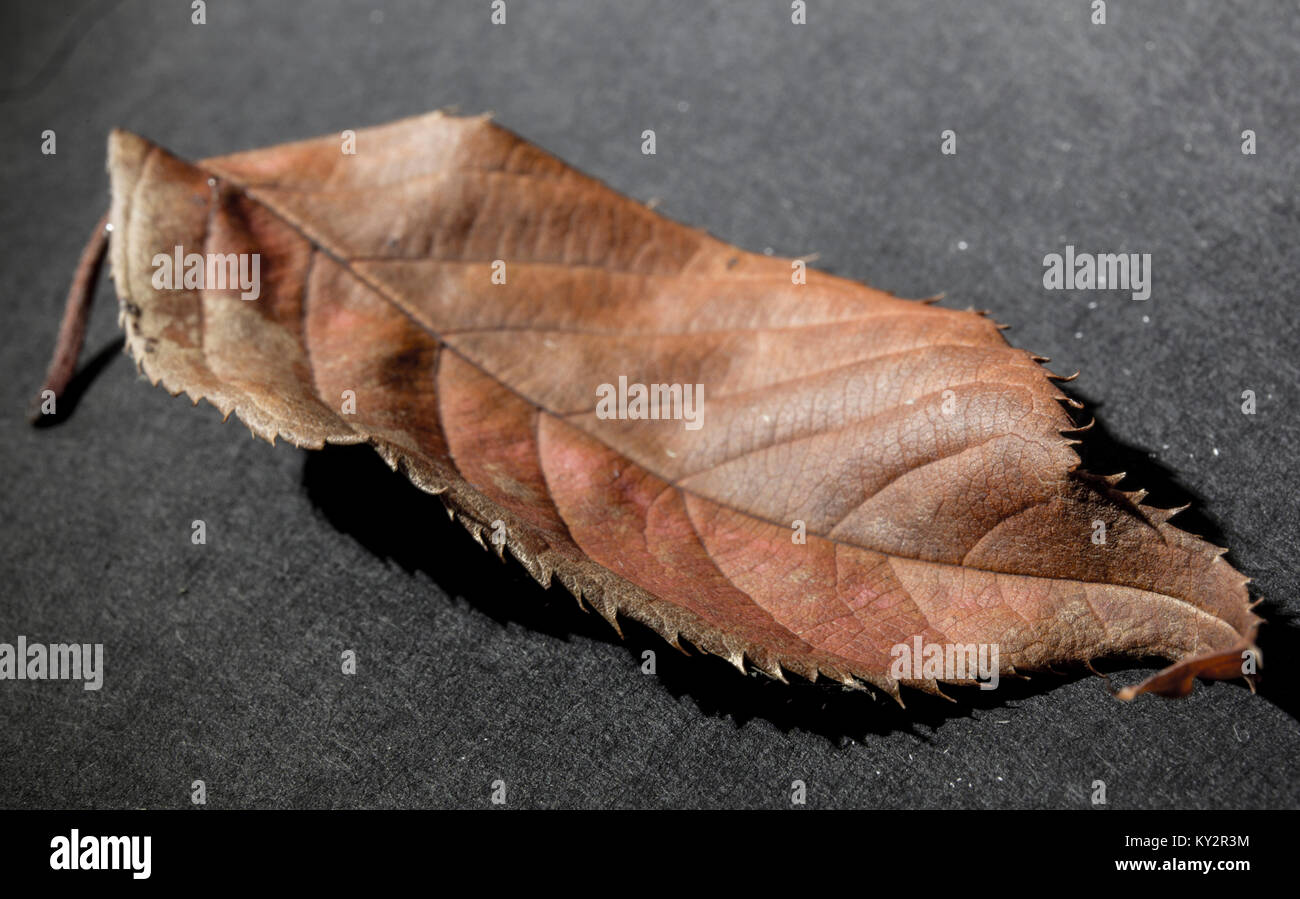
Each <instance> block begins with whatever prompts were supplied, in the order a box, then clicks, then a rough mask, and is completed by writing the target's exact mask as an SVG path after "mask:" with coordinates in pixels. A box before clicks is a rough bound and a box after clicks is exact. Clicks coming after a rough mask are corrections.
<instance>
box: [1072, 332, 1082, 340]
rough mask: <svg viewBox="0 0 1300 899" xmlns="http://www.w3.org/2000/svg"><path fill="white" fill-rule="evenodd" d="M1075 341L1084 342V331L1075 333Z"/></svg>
mask: <svg viewBox="0 0 1300 899" xmlns="http://www.w3.org/2000/svg"><path fill="white" fill-rule="evenodd" d="M1074 339H1075V340H1083V332H1082V331H1075V332H1074Z"/></svg>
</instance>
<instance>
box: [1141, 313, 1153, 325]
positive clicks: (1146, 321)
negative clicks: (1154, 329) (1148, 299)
mask: <svg viewBox="0 0 1300 899" xmlns="http://www.w3.org/2000/svg"><path fill="white" fill-rule="evenodd" d="M1142 324H1144V325H1149V324H1151V316H1149V315H1144V316H1142Z"/></svg>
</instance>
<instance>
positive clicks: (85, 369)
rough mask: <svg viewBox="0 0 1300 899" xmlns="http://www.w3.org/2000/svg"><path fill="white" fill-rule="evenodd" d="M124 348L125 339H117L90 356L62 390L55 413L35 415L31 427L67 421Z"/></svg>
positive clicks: (48, 425)
mask: <svg viewBox="0 0 1300 899" xmlns="http://www.w3.org/2000/svg"><path fill="white" fill-rule="evenodd" d="M125 346H126V338H125V337H120V336H119V337H117V338H116V339H114V340H112V341H110V342H109V343H108V344H106V345H105V346H104V347H103V348H102V349H100V350H99V351H98V352H97V353H95V355H93V356H91V357H90V359H88V360H87V361H86V363H85V364H84V365H82V366H81V367H80V368H78V369H77V373H76V374H74V375H73V376H72V380H70V381H68V386H67V387H65V388H64V389H63V395H62V396H60V397H59V399H58V403H57V404H56V405H55V411H54V413H53V414H51V415H37V416H35V417H34V418H33V419H32V425H33V426H35V427H38V428H50V427H54V426H55V425H59V424H62V423H63V422H65V421H67V419H68V417H69V416H70V415H72V413H73V411H74V410H75V409H76V408H77V404H78V403H79V402H81V398H82V396H84V395H85V393H86V391H87V390H88V389H89V388H90V385H91V383H92V382H93V381H94V380H95V379H96V378H97V377H99V373H100V372H102V371H103V370H104V369H105V368H106V367H107V366H108V363H110V362H112V361H113V360H114V359H116V358H117V356H118V355H119V354H120V353H121V352H122V349H123V347H125ZM38 399H39V397H38Z"/></svg>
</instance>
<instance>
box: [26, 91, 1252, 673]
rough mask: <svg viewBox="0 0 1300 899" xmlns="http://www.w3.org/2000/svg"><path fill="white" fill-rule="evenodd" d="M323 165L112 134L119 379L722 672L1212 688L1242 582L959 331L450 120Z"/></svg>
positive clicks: (963, 315)
mask: <svg viewBox="0 0 1300 899" xmlns="http://www.w3.org/2000/svg"><path fill="white" fill-rule="evenodd" d="M355 147H356V153H355V155H350V154H348V153H345V152H342V149H343V147H341V141H340V140H339V139H338V138H337V137H323V138H320V139H317V140H310V141H304V142H300V143H293V144H285V145H281V146H277V147H272V148H269V149H265V150H257V151H252V152H247V153H238V154H235V155H231V156H223V157H218V158H214V159H208V160H204V161H202V162H199V163H196V164H191V163H188V162H184V161H182V160H180V159H177V158H176V157H174V156H172V155H170V154H168V153H167V152H166V151H164V150H162V149H161V148H159V147H157V146H156V145H154V144H151V143H149V142H148V141H145V140H143V139H142V138H139V137H137V136H135V135H132V134H129V133H125V132H122V131H117V132H114V134H113V135H112V137H111V140H110V146H109V169H110V173H111V176H112V208H111V211H110V216H109V218H110V221H111V222H112V225H113V226H114V230H113V234H112V249H111V258H112V267H113V272H114V278H115V280H116V283H117V289H118V293H119V296H120V300H121V320H122V323H123V325H124V327H125V329H126V334H127V348H128V350H129V352H130V353H131V355H132V356H133V357H134V358H135V359H136V360H137V362H138V364H139V366H140V368H141V369H142V370H143V372H144V373H145V374H146V375H148V377H149V378H150V380H152V381H153V382H154V383H156V384H162V385H163V386H164V387H165V388H166V389H167V390H168V391H169V392H171V393H172V394H173V395H175V394H178V393H181V392H186V393H188V394H189V395H190V396H191V397H193V398H194V401H195V402H196V403H197V401H198V400H199V399H200V398H202V399H206V400H208V401H209V402H210V403H212V404H213V405H215V406H216V407H217V408H219V409H220V410H221V411H222V412H223V413H225V414H227V415H229V414H230V413H231V412H234V413H235V414H237V415H238V416H239V418H240V419H242V420H243V421H244V422H245V423H246V424H247V425H248V426H249V427H250V428H251V429H252V430H253V432H254V433H256V434H258V435H260V436H262V437H265V438H267V439H269V440H272V441H274V439H275V437H276V436H279V437H282V438H284V439H286V440H289V441H291V442H292V443H294V444H295V445H297V446H301V447H311V448H318V447H321V446H323V445H324V444H326V443H362V442H366V443H370V444H371V445H373V446H374V447H375V449H376V450H377V451H378V452H379V453H380V454H381V455H382V456H383V457H384V458H385V459H386V460H387V461H388V463H389V464H390V465H392V466H393V467H394V468H395V469H398V470H401V471H403V472H404V473H406V474H407V475H408V476H409V477H410V478H411V480H412V481H414V482H415V483H416V484H418V485H419V486H420V487H422V488H423V489H425V490H427V491H429V492H432V493H437V494H441V495H442V497H443V498H444V500H445V501H446V503H447V505H448V508H449V509H450V510H452V511H453V512H454V513H455V514H456V515H457V516H458V517H460V518H461V520H462V521H463V522H464V523H465V525H466V526H467V527H468V528H469V529H470V531H471V532H472V533H474V535H475V536H476V537H479V538H480V540H482V538H483V537H487V538H489V540H493V541H494V542H496V544H497V549H498V551H500V550H501V548H502V546H504V547H508V548H509V550H510V552H511V553H512V554H513V555H514V556H516V557H517V558H518V559H519V560H520V561H521V562H522V563H523V564H524V565H525V566H526V567H527V568H528V570H529V571H530V572H531V573H532V574H533V575H534V576H535V577H536V578H537V579H538V580H539V581H541V582H542V583H543V584H548V583H549V582H550V580H551V578H552V577H555V578H557V579H559V580H560V581H561V582H562V583H563V584H564V585H565V586H566V587H568V588H569V589H570V590H571V591H573V593H574V594H576V595H578V596H579V597H580V601H581V600H585V601H586V602H587V603H589V604H590V605H591V606H592V607H593V608H594V609H595V610H596V611H598V612H599V613H600V614H601V615H603V616H604V617H605V618H606V619H608V620H609V621H610V622H611V623H612V624H614V625H615V626H616V627H617V620H616V616H618V615H628V616H631V617H632V618H635V619H638V620H640V621H642V622H644V623H646V624H648V625H649V626H650V627H653V628H654V629H655V630H657V631H658V632H659V633H660V634H662V635H663V636H664V637H665V638H666V639H668V640H669V641H670V642H672V643H673V644H674V645H676V644H677V643H678V641H679V639H681V638H685V639H687V640H689V641H690V642H691V643H692V644H694V645H696V646H697V647H700V648H702V649H704V650H707V651H708V652H712V653H716V654H718V655H720V656H722V657H724V658H727V659H729V660H730V661H732V662H733V663H734V664H735V665H736V666H737V667H740V668H742V670H743V669H744V666H745V662H746V660H747V661H748V662H749V663H752V665H754V666H756V667H757V668H759V669H761V670H762V671H765V672H767V673H768V674H770V675H772V676H774V677H782V676H783V672H785V671H793V672H795V673H797V674H800V675H802V676H804V677H806V678H811V679H815V678H816V677H817V676H819V675H821V676H825V677H830V678H832V679H834V680H836V681H840V682H842V683H845V684H847V685H851V686H862V685H864V684H870V685H874V686H875V687H878V688H880V689H881V690H883V691H885V692H887V693H889V694H891V695H893V696H894V697H895V698H897V697H898V696H899V686H900V684H901V685H906V686H910V687H916V688H919V689H922V690H926V691H929V692H936V693H937V692H939V686H938V684H939V682H963V681H965V680H967V679H968V678H967V677H966V676H957V675H955V674H954V672H953V671H952V670H950V669H949V668H943V669H938V668H933V669H932V668H924V667H922V666H921V665H920V660H919V659H918V660H917V662H916V664H915V665H913V666H911V667H907V666H904V667H902V668H900V667H898V664H899V659H900V658H902V655H901V651H900V650H899V649H898V647H900V646H907V647H908V648H909V650H911V649H913V648H915V649H920V650H922V654H924V652H925V651H927V649H928V647H931V646H939V647H950V646H953V645H975V646H979V645H987V646H993V647H996V648H997V650H998V659H999V661H998V667H999V668H1000V673H1001V674H1002V675H1006V674H1011V673H1013V672H1020V671H1033V670H1045V669H1049V668H1050V667H1051V666H1053V665H1057V664H1060V663H1069V662H1084V663H1086V662H1087V661H1088V660H1091V659H1093V658H1096V657H1100V656H1113V655H1123V656H1130V657H1141V656H1148V655H1156V656H1161V657H1164V658H1167V659H1169V660H1172V661H1174V662H1175V664H1174V665H1172V666H1171V667H1170V668H1167V669H1166V670H1165V671H1163V672H1161V673H1160V674H1158V675H1156V676H1155V677H1153V678H1151V679H1149V680H1148V681H1146V682H1145V683H1144V684H1142V685H1140V686H1138V687H1136V688H1134V687H1130V688H1127V689H1126V690H1125V691H1121V695H1122V696H1124V697H1125V698H1131V697H1132V696H1134V695H1137V694H1138V693H1141V692H1146V691H1151V692H1158V693H1163V694H1166V695H1183V694H1185V693H1186V692H1188V691H1189V690H1190V689H1191V686H1192V682H1193V679H1194V678H1195V677H1197V676H1201V677H1206V678H1232V677H1239V676H1241V675H1242V672H1243V667H1242V665H1243V661H1242V660H1243V653H1246V652H1252V653H1253V652H1254V651H1255V650H1254V639H1255V633H1256V630H1257V627H1258V624H1259V622H1260V619H1258V618H1257V617H1256V616H1255V615H1254V614H1252V612H1251V610H1250V603H1249V599H1248V594H1247V589H1246V583H1247V579H1246V578H1245V577H1243V576H1242V575H1241V574H1239V573H1238V572H1237V571H1235V570H1234V569H1233V568H1232V567H1231V566H1230V565H1229V564H1228V563H1227V562H1225V561H1224V560H1223V559H1222V558H1221V555H1222V553H1223V550H1221V549H1218V548H1216V547H1214V546H1211V545H1209V544H1207V543H1205V542H1204V541H1202V540H1200V539H1198V538H1196V537H1193V536H1191V535H1189V534H1186V533H1184V532H1182V531H1180V530H1178V529H1176V528H1174V527H1173V526H1171V525H1170V524H1169V523H1168V519H1169V518H1170V517H1171V516H1172V515H1173V514H1174V512H1173V510H1162V509H1155V508H1151V507H1148V506H1146V505H1143V504H1142V497H1143V495H1144V494H1142V493H1141V492H1137V493H1124V492H1121V491H1120V490H1118V489H1117V487H1116V486H1115V485H1116V484H1117V483H1118V480H1119V478H1118V476H1112V477H1110V478H1100V477H1094V476H1092V475H1088V474H1085V473H1084V472H1082V471H1080V470H1079V469H1078V464H1079V460H1078V457H1077V456H1076V454H1075V452H1074V450H1073V449H1072V448H1071V447H1072V444H1075V443H1077V442H1078V441H1076V440H1074V439H1072V438H1071V437H1070V436H1069V435H1070V434H1071V433H1072V432H1077V431H1078V430H1082V429H1079V428H1077V427H1076V426H1075V423H1074V421H1073V420H1072V419H1071V417H1070V415H1069V414H1068V412H1067V411H1066V410H1065V408H1064V407H1063V405H1062V403H1063V402H1071V401H1069V400H1068V399H1067V398H1066V397H1065V395H1064V394H1062V393H1061V391H1060V390H1058V389H1057V387H1056V386H1055V384H1053V383H1052V379H1053V378H1055V377H1056V376H1054V375H1051V374H1050V373H1048V372H1046V371H1045V370H1044V369H1043V368H1041V366H1040V364H1039V363H1040V361H1045V360H1041V359H1039V358H1038V357H1034V356H1031V355H1029V354H1028V353H1026V352H1024V351H1023V350H1018V349H1014V348H1012V347H1010V346H1008V345H1007V343H1006V342H1005V340H1004V339H1003V337H1002V335H1001V332H1000V330H999V326H998V325H996V324H995V323H994V322H992V321H990V320H989V319H987V318H985V317H983V316H982V315H981V314H979V313H976V312H973V311H966V312H961V311H954V310H949V309H945V308H940V307H938V306H933V305H928V304H925V303H918V302H914V301H908V300H901V299H897V298H895V297H893V296H890V295H887V294H884V293H881V292H880V291H877V290H873V289H872V288H869V287H866V286H864V285H862V284H858V283H854V282H850V281H847V280H843V279H840V278H835V277H831V276H829V275H826V274H823V273H820V272H816V271H812V270H808V271H806V274H804V273H803V272H802V263H801V262H799V261H792V260H787V259H777V258H771V257H765V256H760V255H755V254H751V253H747V252H744V251H741V250H738V249H736V248H734V247H732V246H729V245H727V244H725V243H723V242H721V241H719V240H716V239H715V238H713V237H711V236H709V235H708V234H706V233H704V232H702V231H699V230H694V229H690V228H687V227H684V226H682V225H679V224H676V223H674V222H671V221H668V220H666V219H664V218H662V217H660V216H659V215H657V214H655V213H653V212H651V211H650V210H649V209H647V208H645V207H643V206H641V205H638V204H637V203H635V202H633V201H631V200H629V199H627V198H625V197H622V196H620V195H618V194H616V193H614V192H613V191H611V190H610V189H608V188H606V187H605V186H603V185H602V184H600V183H598V182H597V181H595V180H593V179H591V178H588V177H586V176H584V175H582V174H580V173H578V172H576V171H575V170H573V169H571V168H569V167H568V166H566V165H564V164H563V163H562V162H560V161H559V160H557V159H555V158H554V157H552V156H550V155H548V154H547V153H545V152H543V151H541V150H539V149H537V148H536V147H534V146H532V145H530V144H528V143H527V142H525V141H523V140H522V139H520V138H518V137H516V136H514V135H512V134H510V133H509V132H507V131H505V130H504V129H502V128H499V127H497V126H496V125H494V124H493V123H491V122H489V121H488V120H487V119H486V118H456V117H450V116H446V115H442V114H439V113H434V114H431V115H427V116H423V117H418V118H414V119H409V120H405V121H400V122H397V123H394V124H390V125H386V126H383V127H378V128H373V129H369V130H364V131H360V132H357V133H356V136H355ZM177 248H180V249H179V250H178V249H177ZM177 253H181V254H182V255H183V254H188V253H199V254H205V260H206V259H207V258H211V257H209V256H207V255H206V254H244V258H251V254H259V257H258V258H259V259H260V273H261V285H260V287H261V290H260V295H259V296H258V298H257V299H256V300H252V301H248V300H244V299H241V297H240V293H241V291H240V289H239V288H235V289H221V288H220V286H219V285H218V284H217V283H216V280H215V271H213V273H212V274H211V275H210V276H209V278H208V280H207V283H206V284H205V286H204V288H203V289H202V290H192V289H185V287H184V285H183V284H176V285H175V286H174V288H172V289H159V286H158V283H157V281H158V272H159V271H160V270H161V268H163V267H165V264H164V263H161V262H160V261H159V260H160V259H165V258H166V257H169V256H170V257H172V258H173V259H176V258H178V257H177V256H176V254H177ZM801 274H803V277H804V278H806V283H799V282H800V276H801ZM177 277H178V278H179V267H178V268H177ZM164 288H165V284H164ZM80 289H84V285H83V286H82V288H80ZM74 293H76V291H75V290H74ZM74 356H75V353H74ZM620 378H625V379H626V380H625V381H623V382H620ZM51 380H52V381H53V380H57V377H56V376H55V375H53V374H52V376H51ZM623 384H626V385H627V388H626V390H623V388H622V385H623ZM601 385H607V386H606V387H602V386H601ZM637 385H680V386H681V389H682V391H683V394H682V396H681V397H680V400H681V401H680V402H678V403H676V404H673V405H666V406H664V407H663V409H661V412H662V413H664V414H672V415H674V416H678V417H661V418H659V419H637V418H633V417H627V418H617V417H615V418H609V417H605V416H603V415H602V414H600V411H601V406H600V405H599V402H598V401H600V400H607V399H608V398H609V396H610V394H609V391H610V390H613V391H614V392H615V394H617V395H620V396H625V397H630V398H631V399H632V401H633V402H632V405H631V406H630V410H631V411H632V412H636V411H640V407H638V406H636V405H635V397H634V396H631V395H632V394H635V393H636V392H637V391H636V388H637ZM695 385H699V387H696V386H695ZM688 390H690V391H691V392H690V393H689V394H688V393H686V391H688ZM701 390H702V391H703V396H702V400H701V398H700V395H699V391H701ZM602 391H604V392H602ZM687 396H691V397H692V399H693V400H694V401H695V402H696V403H697V406H696V410H695V411H697V412H699V413H701V417H700V418H698V419H696V420H695V421H692V420H691V419H690V417H689V415H690V412H691V410H690V409H689V408H687V407H686V403H685V400H686V398H687ZM664 398H665V401H666V402H667V401H668V400H669V399H672V398H673V397H671V396H670V395H665V397H664ZM604 411H608V407H607V406H606V407H605V408H604ZM696 423H698V424H699V425H700V426H699V427H695V426H694V425H695V424H696ZM801 533H802V534H803V535H804V539H803V540H802V542H801V541H800V535H801ZM1098 534H1104V541H1100V542H1099V541H1098V540H1097V539H1096V538H1097V535H1098ZM917 641H919V642H917Z"/></svg>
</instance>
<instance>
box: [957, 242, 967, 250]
mask: <svg viewBox="0 0 1300 899" xmlns="http://www.w3.org/2000/svg"><path fill="white" fill-rule="evenodd" d="M966 246H967V244H966V241H964V240H959V241H957V249H959V250H964V249H966Z"/></svg>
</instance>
